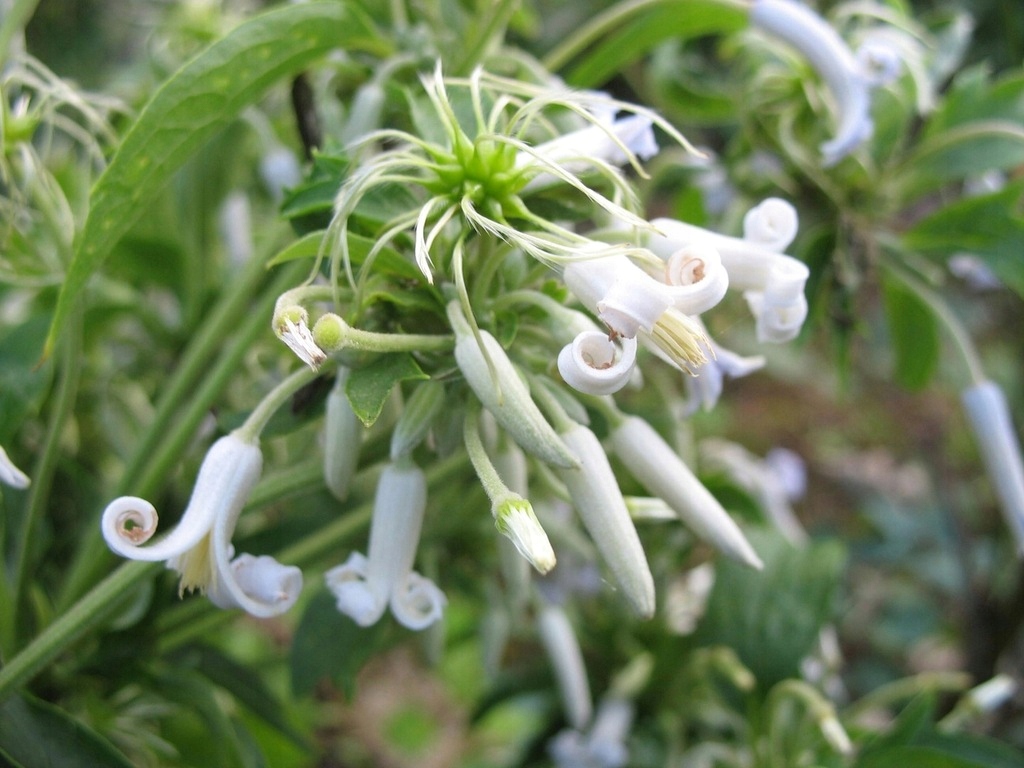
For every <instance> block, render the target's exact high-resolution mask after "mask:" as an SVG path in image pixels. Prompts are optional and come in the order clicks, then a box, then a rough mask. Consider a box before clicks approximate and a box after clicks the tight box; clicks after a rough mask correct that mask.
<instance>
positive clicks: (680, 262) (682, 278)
mask: <svg viewBox="0 0 1024 768" xmlns="http://www.w3.org/2000/svg"><path fill="white" fill-rule="evenodd" d="M665 281H666V282H667V283H668V284H669V289H668V292H669V295H670V296H671V297H672V303H673V304H674V305H675V307H676V309H678V310H679V311H680V312H682V313H683V314H685V315H699V314H702V313H704V312H707V311H708V310H709V309H711V308H712V307H714V306H715V305H717V304H718V302H720V301H721V300H722V298H723V297H724V296H725V293H726V291H727V290H728V289H729V273H728V272H727V271H726V269H725V265H724V264H722V256H721V254H719V253H718V250H717V249H716V248H715V247H714V246H713V245H711V244H710V243H693V244H692V245H686V246H683V247H682V248H680V249H679V250H677V251H676V252H675V253H673V254H672V255H671V256H669V257H668V259H667V260H666V261H665Z"/></svg>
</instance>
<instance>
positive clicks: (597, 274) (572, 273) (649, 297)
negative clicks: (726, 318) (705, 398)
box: [562, 255, 707, 370]
mask: <svg viewBox="0 0 1024 768" xmlns="http://www.w3.org/2000/svg"><path fill="white" fill-rule="evenodd" d="M562 279H563V280H564V282H565V285H566V287H567V288H568V289H569V290H570V291H572V292H573V294H575V296H576V298H578V299H579V300H580V301H581V302H583V304H584V305H585V306H586V307H587V309H589V310H590V311H591V312H593V313H594V314H596V315H597V316H598V318H600V319H601V321H602V322H604V323H605V324H606V325H607V326H608V328H610V329H611V330H612V332H613V333H615V334H616V335H617V336H622V337H624V338H627V339H632V338H635V337H636V335H637V334H638V333H640V332H641V331H643V332H644V333H645V334H647V335H649V336H650V337H651V338H652V339H653V340H654V342H655V343H656V344H657V345H658V347H659V348H660V349H661V350H662V351H664V352H665V353H666V354H667V355H668V356H669V358H670V359H671V360H672V361H673V362H674V363H675V364H677V365H679V366H680V367H681V368H684V369H686V370H692V369H693V368H694V367H696V366H698V365H700V364H701V363H703V362H705V361H706V360H707V358H706V356H705V354H704V343H705V341H706V337H705V335H704V332H703V330H701V328H700V327H699V326H698V325H697V323H696V322H695V321H694V320H692V319H690V318H689V317H687V316H686V315H685V314H683V313H682V312H680V311H679V310H677V309H676V308H675V306H674V300H673V296H672V292H671V289H670V288H669V287H668V286H666V285H664V284H663V283H659V282H658V281H657V280H655V279H654V278H653V277H651V276H650V275H648V274H647V273H646V272H644V271H643V270H642V269H641V268H640V267H638V266H637V265H636V264H634V263H633V262H632V261H630V260H629V258H627V257H626V256H622V255H614V256H603V257H598V258H594V259H579V260H575V261H571V262H569V263H568V264H566V265H565V270H564V271H563V273H562Z"/></svg>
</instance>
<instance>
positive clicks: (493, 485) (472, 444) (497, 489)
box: [462, 407, 519, 513]
mask: <svg viewBox="0 0 1024 768" xmlns="http://www.w3.org/2000/svg"><path fill="white" fill-rule="evenodd" d="M462 435H463V441H464V442H465V443H466V453H467V454H469V460H470V462H471V463H472V464H473V469H474V470H475V471H476V476H477V477H478V478H479V480H480V485H482V486H483V489H484V493H486V494H487V498H488V499H490V502H491V512H492V513H494V512H495V511H496V510H497V509H498V507H499V506H501V504H502V503H503V502H505V501H507V500H509V499H511V498H517V497H518V496H519V494H514V493H512V491H510V490H509V489H508V486H507V485H505V483H504V481H503V480H502V479H501V476H500V475H499V474H498V470H496V469H495V468H494V464H493V463H492V462H491V457H490V456H488V455H487V450H486V449H485V448H484V443H483V441H482V440H481V439H480V416H479V410H478V409H477V408H472V407H471V408H470V409H469V411H468V412H467V413H466V419H465V421H464V422H463V429H462Z"/></svg>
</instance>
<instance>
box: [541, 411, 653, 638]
mask: <svg viewBox="0 0 1024 768" xmlns="http://www.w3.org/2000/svg"><path fill="white" fill-rule="evenodd" d="M562 439H563V440H564V441H565V444H566V445H567V446H569V448H570V449H571V450H572V451H573V452H574V453H575V454H576V455H577V456H579V457H580V467H579V469H566V470H562V471H561V472H559V476H560V477H561V478H562V481H563V482H564V483H565V485H566V487H567V488H568V489H569V494H570V496H571V497H572V501H573V506H574V507H576V511H577V513H578V514H579V516H580V519H581V520H582V521H583V525H584V527H586V529H587V531H588V532H589V533H590V538H591V539H593V541H594V544H595V545H596V546H597V551H598V552H600V553H601V557H602V559H603V560H604V561H605V563H607V564H608V567H609V569H610V570H611V572H612V574H614V576H615V580H616V582H617V583H618V585H619V587H620V588H621V589H622V592H623V594H624V595H625V596H626V599H627V600H628V601H629V603H630V605H631V606H632V608H633V610H634V611H635V612H636V614H637V615H638V616H641V617H643V618H650V617H651V616H653V615H654V608H655V604H654V579H653V577H652V576H651V570H650V567H649V566H648V565H647V556H646V555H645V554H644V549H643V546H642V545H641V544H640V537H639V536H638V535H637V532H636V527H635V526H634V525H633V520H632V519H631V518H630V516H629V509H628V507H627V506H626V502H625V499H623V497H622V491H620V490H619V484H618V483H617V482H616V480H615V474H614V473H613V472H612V468H611V466H610V465H609V464H608V457H607V456H606V455H605V452H604V448H602V447H601V443H600V441H599V440H598V439H597V437H596V436H595V435H594V433H593V432H591V431H590V430H589V429H587V428H586V427H584V426H582V425H579V424H577V425H575V426H574V427H573V428H572V429H570V430H569V431H568V432H563V433H562Z"/></svg>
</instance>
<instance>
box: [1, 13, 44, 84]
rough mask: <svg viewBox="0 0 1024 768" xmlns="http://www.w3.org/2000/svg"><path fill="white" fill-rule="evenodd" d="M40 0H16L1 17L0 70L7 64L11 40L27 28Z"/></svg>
mask: <svg viewBox="0 0 1024 768" xmlns="http://www.w3.org/2000/svg"><path fill="white" fill-rule="evenodd" d="M37 5H39V0H14V2H13V4H12V5H11V7H10V10H8V11H7V13H6V15H5V16H4V18H3V19H0V70H2V69H3V68H4V65H6V64H7V57H8V56H9V55H10V48H11V41H12V40H14V36H15V35H17V34H18V33H19V32H22V31H23V30H24V29H25V26H26V25H27V24H28V22H29V19H31V18H32V14H33V13H35V11H36V6H37Z"/></svg>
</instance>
